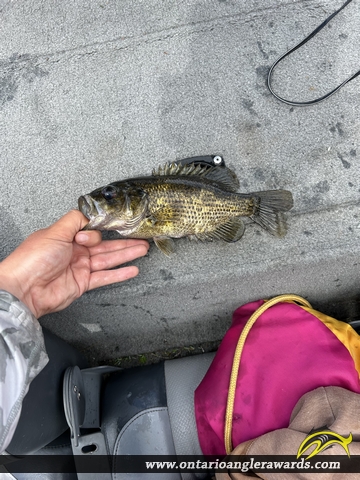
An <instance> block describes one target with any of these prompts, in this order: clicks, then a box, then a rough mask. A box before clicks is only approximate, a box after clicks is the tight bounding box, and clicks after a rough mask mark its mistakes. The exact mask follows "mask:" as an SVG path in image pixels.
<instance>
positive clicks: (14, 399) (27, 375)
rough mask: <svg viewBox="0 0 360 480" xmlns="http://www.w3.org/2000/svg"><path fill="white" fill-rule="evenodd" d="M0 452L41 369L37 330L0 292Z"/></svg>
mask: <svg viewBox="0 0 360 480" xmlns="http://www.w3.org/2000/svg"><path fill="white" fill-rule="evenodd" d="M0 344H1V345H0V413H1V410H2V421H1V422H0V452H2V451H4V450H5V449H6V447H7V446H8V444H9V443H10V441H11V438H12V436H13V433H14V431H15V429H16V425H17V422H18V419H19V416H20V412H21V406H22V401H23V398H24V396H25V395H26V393H27V391H28V389H29V385H30V383H31V381H32V380H33V378H35V377H36V375H37V374H38V373H39V372H40V371H41V370H42V369H43V368H44V367H45V365H46V364H47V362H48V357H47V354H46V351H45V344H44V337H43V334H42V330H41V326H40V324H39V322H38V321H37V319H36V318H35V317H34V315H33V314H32V313H31V311H30V310H29V308H28V307H26V306H25V305H24V304H23V303H21V302H20V301H19V300H18V299H17V298H15V297H14V296H13V295H11V294H9V293H8V292H6V291H4V290H0Z"/></svg>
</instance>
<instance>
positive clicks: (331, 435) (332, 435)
mask: <svg viewBox="0 0 360 480" xmlns="http://www.w3.org/2000/svg"><path fill="white" fill-rule="evenodd" d="M352 439H353V437H352V434H351V433H350V434H349V436H348V437H343V436H342V435H339V434H338V433H336V432H332V431H331V430H325V429H324V430H318V431H316V432H310V433H309V435H308V436H307V437H306V438H305V440H304V441H303V442H302V444H301V445H300V447H299V450H298V452H297V456H296V458H299V457H301V455H303V454H304V453H305V452H306V451H307V450H309V448H310V447H312V446H315V448H314V450H313V451H312V452H311V453H310V455H308V456H307V457H306V458H305V460H307V459H308V458H311V457H314V456H315V455H317V454H318V453H321V452H323V451H324V450H326V449H328V448H331V446H332V445H333V444H335V443H338V444H339V445H341V446H342V447H343V449H344V450H345V452H346V453H347V456H348V457H350V452H349V445H350V443H351V442H352Z"/></svg>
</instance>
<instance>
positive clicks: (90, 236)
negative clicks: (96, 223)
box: [75, 230, 102, 248]
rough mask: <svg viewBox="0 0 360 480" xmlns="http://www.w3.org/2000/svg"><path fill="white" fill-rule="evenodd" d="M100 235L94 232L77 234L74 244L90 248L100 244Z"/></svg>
mask: <svg viewBox="0 0 360 480" xmlns="http://www.w3.org/2000/svg"><path fill="white" fill-rule="evenodd" d="M101 240H102V237H101V233H100V232H98V231H96V230H89V231H87V232H79V233H77V234H76V235H75V242H76V243H77V244H79V245H84V246H85V247H88V248H92V247H95V246H96V245H99V244H100V243H101Z"/></svg>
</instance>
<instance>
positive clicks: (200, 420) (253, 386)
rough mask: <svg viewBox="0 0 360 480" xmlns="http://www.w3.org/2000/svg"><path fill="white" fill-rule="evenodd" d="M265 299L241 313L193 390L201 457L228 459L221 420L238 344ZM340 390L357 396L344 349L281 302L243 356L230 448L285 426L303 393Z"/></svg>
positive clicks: (258, 326) (359, 386)
mask: <svg viewBox="0 0 360 480" xmlns="http://www.w3.org/2000/svg"><path fill="white" fill-rule="evenodd" d="M262 304H263V301H262V300H260V301H258V302H252V303H248V304H246V305H244V306H242V307H240V308H238V309H237V310H236V311H235V312H234V315H233V322H232V325H231V327H230V329H229V330H228V331H227V333H226V335H225V337H224V339H223V341H222V343H221V345H220V347H219V350H218V352H217V354H216V356H215V358H214V361H213V363H212V364H211V366H210V368H209V370H208V372H207V374H206V375H205V377H204V379H203V381H202V382H201V383H200V385H199V387H198V388H197V390H196V392H195V416H196V423H197V429H198V435H199V441H200V445H201V448H202V451H203V453H204V454H205V455H225V453H226V452H225V446H224V422H225V410H226V401H227V394H228V387H229V379H230V372H231V367H232V361H233V356H234V351H235V347H236V343H237V341H238V338H239V336H240V334H241V331H242V329H243V328H244V326H245V324H246V322H247V320H248V319H249V317H250V316H251V314H252V313H253V312H254V311H255V310H256V309H257V308H258V307H259V306H260V305H262ZM320 386H323V387H325V386H338V387H343V388H346V389H348V390H351V391H353V392H358V393H360V382H359V376H358V373H357V371H356V370H355V366H354V362H353V360H352V358H351V356H350V354H349V352H348V350H347V349H346V347H345V346H344V345H343V344H342V343H341V342H340V341H339V340H338V339H337V337H336V336H335V335H334V334H333V333H332V332H331V331H330V330H329V329H328V328H327V327H326V326H325V325H324V324H323V323H322V322H321V321H320V320H319V319H318V318H316V317H315V316H314V315H312V314H310V313H308V312H307V311H305V310H303V309H302V308H300V307H298V306H297V305H294V304H290V303H280V304H277V305H274V306H273V307H270V308H269V309H268V310H267V311H266V312H265V313H263V314H262V315H261V317H260V318H258V319H257V321H256V323H255V325H254V326H253V328H252V329H251V331H250V333H249V335H248V337H247V340H246V342H245V347H244V350H243V353H242V357H241V362H240V369H239V376H238V382H237V390H236V397H235V407H234V414H233V431H232V441H233V446H234V447H235V446H236V445H238V444H240V443H242V442H245V441H247V440H250V439H252V438H255V437H258V436H260V435H263V434H264V433H267V432H269V431H272V430H275V429H279V428H284V427H288V425H289V421H290V415H291V412H292V410H293V408H294V406H295V404H296V403H297V401H298V400H299V399H300V398H301V397H302V395H304V394H305V393H307V392H309V391H311V390H314V389H315V388H317V387H320Z"/></svg>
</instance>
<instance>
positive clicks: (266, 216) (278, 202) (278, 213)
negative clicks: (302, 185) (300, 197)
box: [251, 190, 294, 237]
mask: <svg viewBox="0 0 360 480" xmlns="http://www.w3.org/2000/svg"><path fill="white" fill-rule="evenodd" d="M252 195H254V197H257V199H258V205H257V206H256V207H255V212H254V214H253V215H252V216H251V218H252V219H253V220H254V222H256V223H258V224H259V225H260V226H261V227H263V228H264V229H265V230H267V231H268V232H269V233H271V234H272V235H275V236H276V237H283V236H285V234H286V231H287V226H286V220H285V218H284V216H283V215H282V212H287V211H288V210H290V209H291V208H292V207H293V204H294V202H293V197H292V194H291V192H289V191H288V190H267V191H265V192H255V193H253V194H252Z"/></svg>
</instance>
